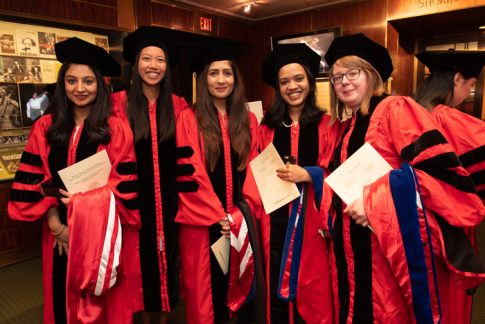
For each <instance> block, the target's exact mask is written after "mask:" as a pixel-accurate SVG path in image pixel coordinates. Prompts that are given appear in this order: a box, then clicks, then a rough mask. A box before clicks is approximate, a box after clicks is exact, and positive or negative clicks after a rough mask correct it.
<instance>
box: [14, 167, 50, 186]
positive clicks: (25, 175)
mask: <svg viewBox="0 0 485 324" xmlns="http://www.w3.org/2000/svg"><path fill="white" fill-rule="evenodd" d="M44 178H45V176H44V174H42V173H33V172H25V171H20V170H18V171H17V172H16V173H15V180H14V181H15V182H18V183H23V184H28V185H36V184H39V183H41V182H42V181H44Z"/></svg>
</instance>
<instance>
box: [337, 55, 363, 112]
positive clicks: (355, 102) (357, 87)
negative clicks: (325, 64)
mask: <svg viewBox="0 0 485 324" xmlns="http://www.w3.org/2000/svg"><path fill="white" fill-rule="evenodd" d="M350 70H355V68H353V67H351V68H346V67H342V66H340V65H338V64H335V65H334V66H333V75H337V74H344V73H347V72H348V71H350ZM333 87H334V89H335V94H336V95H337V96H338V98H339V99H340V101H342V102H343V103H344V104H346V105H347V106H348V107H349V108H350V109H352V111H353V112H354V113H355V112H357V111H358V110H359V109H360V106H361V105H362V102H363V101H364V97H365V93H366V90H367V72H366V71H365V70H362V71H360V76H359V77H358V78H357V79H354V80H350V81H349V79H347V77H346V76H344V77H343V80H342V82H341V83H338V84H335V85H334V86H333Z"/></svg>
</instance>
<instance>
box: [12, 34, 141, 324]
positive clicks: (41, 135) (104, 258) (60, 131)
mask: <svg viewBox="0 0 485 324" xmlns="http://www.w3.org/2000/svg"><path fill="white" fill-rule="evenodd" d="M55 47H56V55H57V59H58V60H59V61H60V62H62V63H63V65H62V67H61V69H60V71H59V77H58V82H57V91H56V97H55V100H54V102H53V103H52V107H51V108H52V114H48V115H44V116H43V117H42V118H40V119H39V120H38V121H36V122H35V123H34V126H33V127H32V130H31V133H30V136H29V142H28V143H27V146H26V148H25V152H24V154H23V155H22V159H21V163H20V167H19V170H18V171H17V174H16V176H15V180H14V184H13V187H12V191H11V194H10V201H9V205H8V213H9V216H10V217H11V218H13V219H18V220H28V221H33V220H36V219H39V218H44V233H43V274H44V323H56V324H59V323H86V322H92V323H94V322H95V323H131V322H132V320H133V315H132V314H133V313H134V312H136V311H138V310H140V308H141V300H142V287H141V281H140V280H139V276H140V259H139V257H138V228H139V227H140V217H139V213H138V200H137V199H138V198H137V192H136V187H137V178H136V173H135V170H136V160H135V153H134V150H133V137H132V135H131V132H130V130H129V128H128V127H127V126H126V125H125V124H124V123H123V122H122V121H121V120H120V119H118V118H116V117H112V116H111V101H110V98H109V92H108V88H107V86H106V83H105V82H104V78H103V75H104V76H116V75H119V73H120V72H121V67H120V66H119V64H118V63H117V62H116V61H115V60H114V59H113V58H111V57H110V56H109V54H108V53H107V52H106V51H104V50H103V49H100V48H99V47H97V46H95V45H92V44H89V43H87V42H85V41H82V40H80V39H78V38H71V39H69V40H67V41H65V42H62V43H59V44H56V45H55ZM86 62H92V63H91V64H92V65H85V64H86ZM103 150H106V153H107V154H108V157H109V160H110V162H111V171H110V174H109V178H108V184H107V186H103V187H101V188H97V189H96V185H94V186H93V190H89V191H87V192H85V193H76V194H74V195H72V194H71V193H68V192H66V191H64V190H61V193H62V194H63V195H64V196H61V198H56V197H55V196H53V195H52V194H49V195H48V193H47V192H46V195H45V196H44V195H43V189H44V190H47V189H48V188H49V187H51V188H52V187H54V188H65V187H64V184H63V182H62V180H61V178H60V176H59V174H58V171H59V170H62V169H65V168H66V167H68V166H71V165H73V164H75V163H77V162H80V161H82V160H84V159H86V158H88V157H90V156H92V155H94V154H96V153H98V152H101V151H103ZM98 185H99V184H98ZM56 190H57V189H56ZM66 197H67V198H66ZM120 222H121V226H119V223H120ZM66 224H67V225H66ZM93 224H96V225H95V226H90V225H93ZM105 238H106V241H105ZM109 238H111V240H110V239H109ZM107 243H109V244H107ZM106 244H107V245H106ZM69 249H70V251H69ZM101 250H102V253H101ZM105 252H106V253H105ZM68 254H69V259H68V258H67V255H68ZM84 261H86V262H84ZM101 274H105V275H101ZM106 280H107V281H106ZM108 282H109V284H108ZM107 288H110V289H108V290H107V291H106V289H107ZM66 297H67V300H66Z"/></svg>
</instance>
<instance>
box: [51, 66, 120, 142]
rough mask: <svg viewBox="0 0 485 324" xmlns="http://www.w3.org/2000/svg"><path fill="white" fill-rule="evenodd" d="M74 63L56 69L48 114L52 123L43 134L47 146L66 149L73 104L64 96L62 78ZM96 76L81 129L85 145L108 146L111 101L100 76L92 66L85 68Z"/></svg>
mask: <svg viewBox="0 0 485 324" xmlns="http://www.w3.org/2000/svg"><path fill="white" fill-rule="evenodd" d="M72 65H75V63H71V62H66V63H64V64H63V65H62V67H61V68H60V70H59V76H58V77H57V86H56V93H55V96H54V100H53V101H52V104H51V106H50V107H49V109H50V111H51V112H52V124H51V126H50V127H49V129H48V130H47V131H46V133H45V137H46V139H47V142H48V143H49V145H51V146H52V145H56V146H68V145H69V139H70V138H71V134H72V130H73V129H74V127H75V126H76V123H75V121H74V105H73V103H72V101H71V100H69V99H68V98H67V96H66V86H65V80H64V79H65V77H66V72H67V70H69V68H70V67H71V66H72ZM89 68H90V69H91V70H92V71H93V73H94V75H95V76H96V83H97V85H98V93H97V95H96V99H94V101H93V103H92V107H91V110H90V112H89V116H88V118H86V120H85V121H84V129H85V130H86V132H87V134H88V135H89V142H88V143H100V144H104V145H106V144H108V143H109V142H110V140H111V129H110V128H109V125H108V120H109V118H110V116H111V99H110V96H109V90H108V86H107V85H106V82H105V81H104V77H103V75H102V74H101V72H99V70H98V69H96V68H95V67H92V66H89Z"/></svg>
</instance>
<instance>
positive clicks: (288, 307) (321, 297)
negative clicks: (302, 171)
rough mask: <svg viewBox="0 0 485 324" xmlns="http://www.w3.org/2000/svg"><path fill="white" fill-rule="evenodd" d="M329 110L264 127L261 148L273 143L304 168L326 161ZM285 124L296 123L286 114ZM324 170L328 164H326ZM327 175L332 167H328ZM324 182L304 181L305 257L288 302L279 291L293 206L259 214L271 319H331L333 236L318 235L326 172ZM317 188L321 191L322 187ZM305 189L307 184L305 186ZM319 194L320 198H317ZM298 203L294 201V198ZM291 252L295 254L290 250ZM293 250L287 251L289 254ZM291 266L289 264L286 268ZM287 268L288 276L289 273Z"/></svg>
mask: <svg viewBox="0 0 485 324" xmlns="http://www.w3.org/2000/svg"><path fill="white" fill-rule="evenodd" d="M330 118H331V117H330V116H329V115H324V116H323V117H322V119H321V120H320V121H319V122H313V123H309V124H306V125H301V124H296V126H292V127H290V128H288V127H283V126H282V127H279V128H277V129H270V128H269V127H268V126H266V125H262V126H261V127H260V140H259V145H260V148H261V151H262V150H264V149H265V148H266V147H267V146H268V145H269V144H270V143H271V142H272V143H273V145H274V146H275V148H276V150H277V151H278V153H279V154H280V156H281V157H283V156H285V155H290V156H293V157H296V158H297V161H296V163H297V164H298V165H299V166H301V167H314V166H325V165H328V164H329V162H330V161H327V160H326V159H328V158H331V157H332V154H326V155H325V154H324V153H325V152H326V151H328V150H332V151H333V148H334V147H335V140H336V132H338V124H335V126H332V127H329V126H328V124H329V121H330ZM285 122H286V124H287V125H290V124H292V121H291V119H290V118H289V117H288V118H287V120H286V121H285ZM324 171H326V169H324ZM325 173H326V174H325V175H328V172H325ZM320 182H321V183H315V179H314V184H313V185H312V184H306V185H305V186H304V187H303V188H306V193H304V194H306V197H307V200H306V201H303V204H302V206H301V212H300V217H303V224H304V225H303V239H302V246H301V259H300V264H301V266H300V268H299V274H298V283H297V289H296V298H295V299H293V300H292V301H290V302H287V301H283V300H282V299H280V298H279V296H278V292H277V291H278V285H279V280H280V269H281V260H282V258H283V253H284V249H283V245H284V243H285V236H286V234H287V227H288V222H289V216H290V211H291V209H292V208H291V206H290V205H291V204H287V205H285V206H283V207H281V208H279V209H278V210H276V211H274V212H273V213H271V214H270V215H267V214H266V213H264V211H263V212H262V214H260V222H261V233H262V238H263V246H264V258H265V264H266V274H265V276H266V282H267V290H266V294H267V301H266V314H267V323H301V321H302V320H303V321H304V322H305V323H333V318H334V315H333V303H332V291H331V281H330V273H329V256H328V250H329V247H330V243H331V242H330V240H329V239H326V238H323V237H322V236H320V235H319V234H318V229H319V225H318V221H319V217H318V215H319V209H320V200H321V197H322V190H321V189H322V186H323V177H322V178H321V179H320ZM317 188H319V189H320V190H318V189H317ZM304 190H305V189H304ZM317 194H318V195H319V196H320V197H317ZM293 203H294V202H293ZM290 255H291V254H290ZM290 255H289V256H290ZM288 268H289V267H288ZM287 272H289V271H287V270H285V272H284V275H285V277H289V276H290V275H289V273H287Z"/></svg>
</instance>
